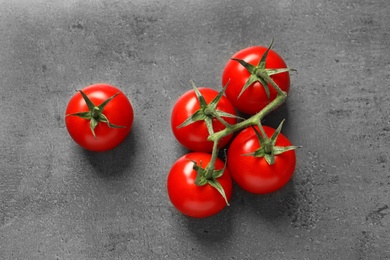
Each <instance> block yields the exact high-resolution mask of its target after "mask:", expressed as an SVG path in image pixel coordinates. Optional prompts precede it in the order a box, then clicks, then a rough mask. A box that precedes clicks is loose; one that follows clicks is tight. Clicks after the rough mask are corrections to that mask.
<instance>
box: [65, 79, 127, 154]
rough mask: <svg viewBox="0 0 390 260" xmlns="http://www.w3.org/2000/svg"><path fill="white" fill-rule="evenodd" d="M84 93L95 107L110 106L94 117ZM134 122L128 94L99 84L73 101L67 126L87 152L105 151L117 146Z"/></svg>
mask: <svg viewBox="0 0 390 260" xmlns="http://www.w3.org/2000/svg"><path fill="white" fill-rule="evenodd" d="M82 93H84V94H85V95H86V97H87V99H89V100H90V101H91V102H92V105H91V106H94V107H95V108H96V107H97V106H99V105H102V103H103V102H105V101H106V102H108V103H107V104H106V105H105V106H104V107H102V109H101V110H102V111H99V109H95V110H96V111H95V116H92V113H90V112H91V111H90V110H91V107H89V106H88V104H87V101H86V99H85V97H83V95H82ZM110 98H112V99H110ZM133 119H134V112H133V107H132V105H131V103H130V101H129V99H128V98H127V97H126V96H125V94H124V93H123V92H122V91H121V90H119V89H118V88H116V87H114V86H111V85H108V84H104V83H99V84H94V85H91V86H88V87H85V88H84V89H82V90H81V92H80V91H78V92H77V93H76V94H75V95H74V96H73V97H72V98H71V99H70V101H69V103H68V106H67V108H66V116H65V124H66V128H67V130H68V132H69V134H70V136H71V137H72V138H73V140H74V141H75V142H76V143H77V144H79V145H80V146H82V147H83V148H85V149H87V150H91V151H97V152H102V151H107V150H110V149H112V148H114V147H116V146H117V145H118V144H120V143H121V142H122V141H123V140H124V139H125V137H126V136H127V135H128V134H129V132H130V130H131V127H132V125H133ZM91 122H92V123H91ZM92 125H93V126H92Z"/></svg>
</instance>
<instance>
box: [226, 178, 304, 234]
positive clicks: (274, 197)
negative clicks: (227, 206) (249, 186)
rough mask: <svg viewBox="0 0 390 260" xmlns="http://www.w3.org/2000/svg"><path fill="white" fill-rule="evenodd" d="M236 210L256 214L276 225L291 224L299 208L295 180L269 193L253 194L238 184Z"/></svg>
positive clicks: (262, 219) (285, 225)
mask: <svg viewBox="0 0 390 260" xmlns="http://www.w3.org/2000/svg"><path fill="white" fill-rule="evenodd" d="M233 196H235V197H236V198H237V199H236V202H235V211H237V212H238V213H237V214H240V213H239V212H246V213H247V214H251V215H254V219H258V220H259V221H266V222H267V223H274V224H275V226H284V227H287V226H290V225H291V223H292V221H294V219H293V218H294V216H295V215H296V211H297V210H298V208H299V204H298V202H297V191H296V188H295V184H294V180H293V179H292V180H290V182H289V183H287V184H286V185H285V186H284V187H283V188H282V189H280V190H278V191H276V192H273V193H269V194H252V193H249V192H247V191H245V190H243V189H241V188H240V187H238V185H236V187H235V193H234V194H233Z"/></svg>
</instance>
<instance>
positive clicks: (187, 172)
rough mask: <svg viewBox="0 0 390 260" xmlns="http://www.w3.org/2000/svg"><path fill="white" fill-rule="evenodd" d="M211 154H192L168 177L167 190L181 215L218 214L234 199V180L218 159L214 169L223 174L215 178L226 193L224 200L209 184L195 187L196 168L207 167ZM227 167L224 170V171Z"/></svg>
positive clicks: (180, 159)
mask: <svg viewBox="0 0 390 260" xmlns="http://www.w3.org/2000/svg"><path fill="white" fill-rule="evenodd" d="M210 159H211V154H207V153H200V152H193V153H189V154H186V155H184V156H182V157H181V158H179V159H178V160H177V161H176V162H175V163H174V164H173V166H172V168H171V170H170V171H169V174H168V180H167V189H168V195H169V198H170V200H171V202H172V204H173V206H174V207H175V208H176V209H177V210H179V211H180V212H181V213H183V214H185V215H187V216H190V217H194V218H205V217H209V216H212V215H214V214H217V213H218V212H220V211H221V210H222V209H223V208H225V207H226V205H227V201H229V200H230V198H231V196H232V186H233V185H232V179H231V177H230V174H229V171H228V169H227V168H226V167H225V163H224V162H223V161H222V160H221V159H218V158H217V160H216V162H215V169H216V170H222V169H223V172H222V175H221V176H219V177H218V178H216V181H218V183H219V185H220V186H221V188H222V189H223V191H224V194H225V197H226V200H225V198H224V197H223V196H222V195H221V193H220V192H219V191H218V190H217V189H216V188H215V187H213V186H212V185H210V184H209V183H206V184H204V185H202V186H198V185H197V184H196V179H197V174H198V173H197V171H196V170H194V165H195V163H196V165H198V166H200V167H204V168H205V167H206V166H207V165H208V163H209V162H210ZM224 167H225V168H224Z"/></svg>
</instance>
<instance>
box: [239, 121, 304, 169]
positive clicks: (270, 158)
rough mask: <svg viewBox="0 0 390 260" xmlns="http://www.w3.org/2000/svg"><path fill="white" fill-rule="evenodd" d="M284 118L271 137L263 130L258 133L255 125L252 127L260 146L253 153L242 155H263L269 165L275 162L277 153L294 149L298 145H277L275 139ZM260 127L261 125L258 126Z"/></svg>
mask: <svg viewBox="0 0 390 260" xmlns="http://www.w3.org/2000/svg"><path fill="white" fill-rule="evenodd" d="M283 123H284V120H283V121H282V122H281V123H280V124H279V126H278V128H277V129H276V130H275V132H274V133H273V134H272V136H271V137H268V136H267V135H266V134H265V132H264V131H262V133H260V132H259V131H258V130H257V129H256V128H255V127H253V130H254V131H255V133H256V136H257V138H258V140H259V142H260V148H258V149H257V150H256V151H254V152H253V153H248V154H243V155H244V156H254V157H264V159H265V160H266V161H267V163H268V164H269V165H272V164H274V163H275V156H276V155H278V154H282V153H284V152H287V151H290V150H295V149H297V148H298V146H293V145H291V146H277V145H276V140H277V139H278V136H279V134H280V131H281V130H282V126H283ZM259 128H260V129H262V127H261V126H260V127H259Z"/></svg>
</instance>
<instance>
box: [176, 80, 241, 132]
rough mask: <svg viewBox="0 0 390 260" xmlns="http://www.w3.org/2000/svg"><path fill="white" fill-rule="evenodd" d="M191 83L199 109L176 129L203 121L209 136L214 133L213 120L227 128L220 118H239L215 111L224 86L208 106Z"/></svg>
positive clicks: (223, 91)
mask: <svg viewBox="0 0 390 260" xmlns="http://www.w3.org/2000/svg"><path fill="white" fill-rule="evenodd" d="M191 83H192V88H193V89H194V92H195V94H196V97H197V99H198V101H199V105H200V108H199V109H198V110H197V111H195V112H194V113H193V114H192V115H191V116H189V117H188V118H187V119H186V120H184V122H183V123H181V124H180V125H178V126H177V128H182V127H185V126H188V125H190V124H192V123H195V122H198V121H205V124H206V126H207V130H208V132H209V134H210V135H212V134H213V133H214V129H213V118H217V119H218V120H220V121H221V123H223V124H224V125H226V126H228V123H227V122H226V121H225V120H223V118H222V117H230V118H237V119H239V118H240V117H238V116H236V115H233V114H230V113H226V112H223V111H220V110H217V105H218V103H219V101H220V100H221V98H222V96H223V94H224V93H225V89H226V86H225V87H224V88H223V89H222V90H221V91H220V92H219V93H218V95H217V96H216V97H215V98H214V99H213V100H212V101H211V102H210V103H209V104H207V102H206V100H205V99H204V97H203V96H202V94H201V93H200V91H199V89H198V88H197V87H196V86H195V84H194V83H193V82H192V81H191Z"/></svg>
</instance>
